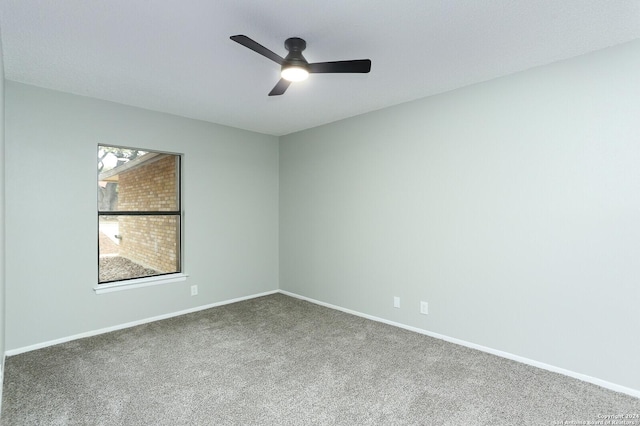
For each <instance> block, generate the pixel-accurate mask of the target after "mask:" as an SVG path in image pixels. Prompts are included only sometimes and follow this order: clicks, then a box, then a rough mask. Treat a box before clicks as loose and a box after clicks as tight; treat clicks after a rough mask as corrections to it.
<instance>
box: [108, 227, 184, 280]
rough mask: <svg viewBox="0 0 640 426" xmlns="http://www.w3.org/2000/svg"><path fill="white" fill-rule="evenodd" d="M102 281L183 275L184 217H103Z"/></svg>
mask: <svg viewBox="0 0 640 426" xmlns="http://www.w3.org/2000/svg"><path fill="white" fill-rule="evenodd" d="M98 219H99V220H98V227H99V282H100V283H104V282H109V281H120V280H124V279H129V278H140V277H148V276H153V275H161V274H169V273H174V272H180V255H179V250H178V248H179V247H180V216H163V215H149V216H128V215H120V216H99V217H98Z"/></svg>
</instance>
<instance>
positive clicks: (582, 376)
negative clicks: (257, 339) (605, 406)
mask: <svg viewBox="0 0 640 426" xmlns="http://www.w3.org/2000/svg"><path fill="white" fill-rule="evenodd" d="M279 293H282V294H284V295H287V296H291V297H295V298H296V299H301V300H305V301H307V302H311V303H314V304H316V305H320V306H324V307H326V308H331V309H335V310H338V311H341V312H345V313H347V314H351V315H356V316H358V317H362V318H366V319H369V320H372V321H377V322H381V323H384V324H388V325H392V326H394V327H399V328H402V329H405V330H409V331H414V332H416V333H420V334H424V335H426V336H430V337H434V338H436V339H440V340H444V341H447V342H450V343H455V344H456V345H460V346H465V347H467V348H471V349H476V350H479V351H482V352H486V353H490V354H492V355H496V356H499V357H502V358H506V359H510V360H512V361H517V362H521V363H523V364H527V365H531V366H533V367H537V368H541V369H543V370H547V371H551V372H553V373H558V374H562V375H565V376H568V377H572V378H574V379H578V380H582V381H583V382H588V383H592V384H594V385H598V386H601V387H603V388H606V389H610V390H612V391H615V392H620V393H624V394H627V395H631V396H634V397H636V398H640V390H638V389H632V388H628V387H626V386H621V385H618V384H616V383H611V382H608V381H606V380H602V379H598V378H596V377H591V376H587V375H586V374H581V373H576V372H575V371H571V370H567V369H564V368H560V367H556V366H553V365H549V364H545V363H544V362H539V361H536V360H533V359H529V358H525V357H521V356H519V355H514V354H511V353H509V352H504V351H500V350H497V349H493V348H489V347H486V346H482V345H478V344H475V343H471V342H467V341H464V340H460V339H456V338H454V337H449V336H445V335H444V334H438V333H434V332H432V331H428V330H424V329H422V328H418V327H413V326H410V325H405V324H401V323H398V322H395V321H390V320H387V319H384V318H379V317H375V316H372V315H368V314H363V313H362V312H358V311H354V310H351V309H347V308H343V307H341V306H336V305H332V304H330V303H325V302H321V301H319V300H315V299H311V298H309V297H305V296H301V295H299V294H295V293H291V292H289V291H285V290H279Z"/></svg>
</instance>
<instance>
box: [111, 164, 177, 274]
mask: <svg viewBox="0 0 640 426" xmlns="http://www.w3.org/2000/svg"><path fill="white" fill-rule="evenodd" d="M177 161H178V158H177V157H176V156H174V155H167V156H164V157H162V158H161V159H159V160H157V161H151V162H149V163H148V164H142V165H140V166H139V167H136V168H134V169H131V170H127V171H124V172H122V173H120V174H119V177H118V179H119V182H118V208H117V209H118V210H121V211H132V210H135V211H142V210H149V211H158V210H159V211H174V210H178V208H179V207H178V191H177V187H176V185H177V182H178V180H177V177H176V171H177V167H176V162H177ZM118 221H119V234H120V237H121V239H120V253H119V254H120V256H123V257H126V258H128V259H130V260H132V261H133V262H136V263H138V264H140V265H143V266H145V267H147V268H151V269H155V270H156V271H158V272H162V273H167V272H176V271H179V269H180V265H179V262H180V259H179V256H178V244H179V240H178V230H179V226H180V223H179V217H177V216H118Z"/></svg>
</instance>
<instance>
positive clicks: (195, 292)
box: [191, 285, 198, 296]
mask: <svg viewBox="0 0 640 426" xmlns="http://www.w3.org/2000/svg"><path fill="white" fill-rule="evenodd" d="M191 295H192V296H197V295H198V286H197V285H192V286H191Z"/></svg>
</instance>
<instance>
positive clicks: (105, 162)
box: [98, 147, 180, 212]
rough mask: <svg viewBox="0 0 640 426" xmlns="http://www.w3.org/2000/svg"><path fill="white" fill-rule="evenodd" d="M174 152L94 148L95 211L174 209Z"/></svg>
mask: <svg viewBox="0 0 640 426" xmlns="http://www.w3.org/2000/svg"><path fill="white" fill-rule="evenodd" d="M179 158H180V157H179V156H178V155H173V154H163V153H158V152H145V151H139V150H132V149H124V148H115V147H100V148H99V149H98V171H99V175H98V211H101V212H107V211H178V210H179V209H180V204H179V186H180V185H179V180H178V176H179V173H180V170H179V167H180V161H179Z"/></svg>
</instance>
